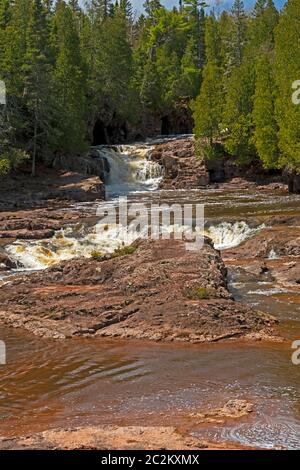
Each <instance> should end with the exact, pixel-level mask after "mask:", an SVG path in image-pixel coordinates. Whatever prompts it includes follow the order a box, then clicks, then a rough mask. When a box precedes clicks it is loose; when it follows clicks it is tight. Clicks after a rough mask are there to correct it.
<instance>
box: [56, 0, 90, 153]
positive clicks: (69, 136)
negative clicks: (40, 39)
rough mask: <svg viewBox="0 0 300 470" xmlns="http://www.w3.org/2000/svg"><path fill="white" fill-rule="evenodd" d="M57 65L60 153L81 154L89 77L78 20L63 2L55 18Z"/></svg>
mask: <svg viewBox="0 0 300 470" xmlns="http://www.w3.org/2000/svg"><path fill="white" fill-rule="evenodd" d="M54 25H55V48H56V54H57V57H56V64H55V70H54V81H55V87H56V98H57V106H58V107H59V110H60V116H59V122H58V132H59V137H58V139H57V146H58V149H59V151H60V152H66V153H78V152H80V151H81V150H83V149H84V148H85V138H86V133H87V129H86V124H85V112H86V108H85V106H86V102H85V91H86V77H85V74H84V70H85V68H84V64H83V60H82V56H81V51H80V40H79V36H78V31H77V28H76V22H75V19H74V16H73V13H72V10H71V9H70V7H69V6H67V5H66V3H65V2H64V1H60V2H59V3H58V4H57V6H56V11H55V17H54Z"/></svg>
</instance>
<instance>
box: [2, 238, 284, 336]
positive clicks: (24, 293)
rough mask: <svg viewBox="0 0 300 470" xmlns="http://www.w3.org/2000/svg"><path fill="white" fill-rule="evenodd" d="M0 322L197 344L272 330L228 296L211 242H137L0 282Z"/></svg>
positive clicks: (44, 332) (265, 319)
mask: <svg viewBox="0 0 300 470" xmlns="http://www.w3.org/2000/svg"><path fill="white" fill-rule="evenodd" d="M0 302H1V310H0V322H2V323H5V324H7V325H10V326H13V327H22V328H25V329H27V330H29V331H31V332H33V333H34V334H37V335H40V336H47V337H51V336H52V337H58V338H67V337H77V336H96V337H101V336H108V337H121V338H144V339H149V340H153V341H181V342H193V343H204V342H214V341H220V340H225V339H232V338H241V337H247V335H249V334H250V333H253V332H257V333H263V332H264V333H265V332H268V333H270V334H271V333H272V326H273V325H274V323H275V320H274V319H273V318H272V317H270V316H268V315H263V314H261V313H258V312H255V311H253V310H252V309H251V308H249V307H248V306H245V305H243V304H240V303H238V302H234V301H233V300H232V296H231V294H230V293H229V292H228V289H227V270H226V268H225V266H224V263H223V261H222V259H221V257H220V254H219V252H217V251H216V250H215V249H214V248H213V246H212V244H211V243H210V242H209V241H208V240H206V242H205V244H204V247H203V248H202V250H200V251H187V250H186V246H185V243H183V242H178V241H177V242H175V241H172V240H170V241H168V240H164V241H147V242H146V241H144V242H141V243H140V244H139V246H138V247H137V249H136V251H135V252H134V253H133V254H130V255H128V256H120V257H117V258H116V257H113V258H110V259H107V257H106V258H103V259H99V260H97V259H76V260H72V261H69V262H64V263H61V264H60V265H58V266H54V267H52V268H50V269H48V270H47V271H44V272H39V273H35V274H32V275H30V276H28V277H26V278H25V277H22V278H21V279H16V280H15V281H13V282H12V283H10V284H9V285H5V286H3V287H2V288H1V289H0Z"/></svg>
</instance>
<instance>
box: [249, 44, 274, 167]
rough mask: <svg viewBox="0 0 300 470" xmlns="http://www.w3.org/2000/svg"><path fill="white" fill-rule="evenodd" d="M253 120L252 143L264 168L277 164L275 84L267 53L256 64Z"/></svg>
mask: <svg viewBox="0 0 300 470" xmlns="http://www.w3.org/2000/svg"><path fill="white" fill-rule="evenodd" d="M253 122H254V126H255V131H254V143H255V145H256V149H257V152H258V155H259V157H260V159H261V160H262V162H263V164H264V167H265V168H276V167H277V166H278V158H279V150H278V127H277V123H276V119H275V86H274V77H273V70H272V63H271V62H270V57H269V55H268V54H267V53H265V54H262V55H261V57H260V59H259V60H258V62H257V64H256V84H255V96H254V109H253Z"/></svg>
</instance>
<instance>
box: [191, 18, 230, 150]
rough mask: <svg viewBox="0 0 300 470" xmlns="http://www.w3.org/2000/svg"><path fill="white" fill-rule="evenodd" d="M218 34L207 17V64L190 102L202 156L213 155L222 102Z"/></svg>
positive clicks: (214, 23)
mask: <svg viewBox="0 0 300 470" xmlns="http://www.w3.org/2000/svg"><path fill="white" fill-rule="evenodd" d="M219 43H220V36H219V31H218V25H217V22H216V19H215V18H214V16H210V17H209V18H208V20H207V25H206V35H205V45H206V53H207V63H206V65H205V67H204V71H203V81H202V86H201V91H200V95H199V96H198V98H197V100H196V102H195V105H194V120H195V129H194V132H195V135H196V137H198V138H203V137H204V138H206V139H207V145H206V146H204V151H205V155H206V156H208V157H214V156H216V154H215V148H216V147H215V146H214V140H215V139H217V138H218V137H219V136H220V131H221V121H222V105H223V99H224V96H223V84H222V73H221V55H220V47H219Z"/></svg>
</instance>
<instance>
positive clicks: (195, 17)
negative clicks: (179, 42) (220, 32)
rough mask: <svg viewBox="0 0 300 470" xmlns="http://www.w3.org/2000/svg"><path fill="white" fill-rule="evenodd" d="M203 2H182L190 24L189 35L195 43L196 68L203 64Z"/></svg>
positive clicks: (197, 0) (201, 66)
mask: <svg viewBox="0 0 300 470" xmlns="http://www.w3.org/2000/svg"><path fill="white" fill-rule="evenodd" d="M206 6H207V5H206V3H205V2H204V1H203V0H183V10H184V12H185V13H186V15H187V17H188V20H189V22H190V24H191V30H192V31H191V34H192V35H193V36H194V38H195V40H196V41H197V58H198V67H199V68H203V66H204V64H205V12H204V8H205V7H206Z"/></svg>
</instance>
